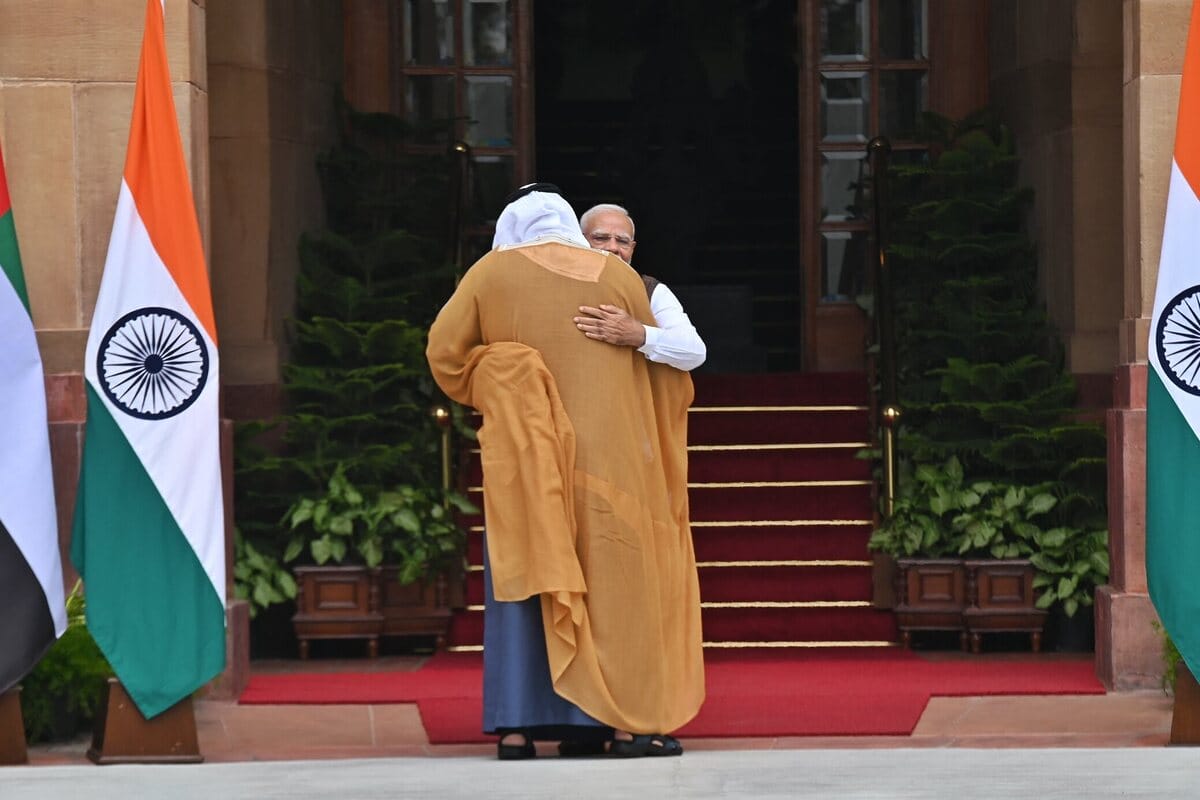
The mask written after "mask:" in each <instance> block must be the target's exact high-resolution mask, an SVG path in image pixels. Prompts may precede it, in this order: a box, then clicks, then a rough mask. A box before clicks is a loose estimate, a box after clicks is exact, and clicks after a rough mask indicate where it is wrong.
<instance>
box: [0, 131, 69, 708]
mask: <svg viewBox="0 0 1200 800" xmlns="http://www.w3.org/2000/svg"><path fill="white" fill-rule="evenodd" d="M0 440H3V442H4V444H3V446H0V598H2V599H3V602H4V612H3V613H2V614H0V642H3V646H0V694H3V693H4V692H6V691H8V689H9V687H11V686H12V685H13V684H15V683H16V682H17V681H19V680H21V678H23V677H25V673H27V672H28V671H29V670H30V668H32V667H33V665H34V664H36V663H37V661H38V659H40V658H41V657H42V654H43V653H45V652H46V650H47V649H48V648H49V647H50V645H52V644H54V640H55V639H56V638H57V637H59V636H61V635H62V632H63V631H64V630H66V627H67V610H66V604H65V601H64V599H63V574H62V560H61V559H60V558H59V555H58V517H57V516H56V513H55V507H54V476H53V473H52V472H51V470H50V432H49V428H48V427H47V424H46V384H45V378H44V377H43V375H42V357H41V356H40V355H39V354H38V346H37V338H36V337H35V336H34V333H33V318H32V317H30V315H29V296H28V294H26V291H25V273H24V272H23V271H22V269H21V254H20V252H19V251H18V250H17V230H16V227H15V226H14V224H13V215H12V203H11V202H10V201H9V196H8V180H7V178H6V177H5V173H4V154H3V153H0Z"/></svg>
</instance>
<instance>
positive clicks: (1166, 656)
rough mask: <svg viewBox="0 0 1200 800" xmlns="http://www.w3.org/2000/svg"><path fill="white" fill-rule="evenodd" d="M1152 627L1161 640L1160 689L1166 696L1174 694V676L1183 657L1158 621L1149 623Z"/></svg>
mask: <svg viewBox="0 0 1200 800" xmlns="http://www.w3.org/2000/svg"><path fill="white" fill-rule="evenodd" d="M1150 624H1151V625H1153V626H1154V630H1155V631H1157V632H1158V635H1159V637H1160V638H1161V639H1162V662H1163V674H1162V689H1163V692H1165V693H1167V694H1174V693H1175V676H1176V669H1177V668H1178V667H1179V664H1180V662H1181V661H1183V655H1182V654H1181V653H1180V652H1179V648H1178V647H1176V646H1175V642H1174V641H1172V640H1171V635H1170V634H1169V633H1167V629H1166V628H1164V627H1163V624H1162V623H1161V622H1159V621H1158V620H1152V621H1151V622H1150Z"/></svg>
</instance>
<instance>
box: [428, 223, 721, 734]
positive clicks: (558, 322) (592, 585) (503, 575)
mask: <svg viewBox="0 0 1200 800" xmlns="http://www.w3.org/2000/svg"><path fill="white" fill-rule="evenodd" d="M601 303H611V304H613V305H616V306H620V307H621V308H624V309H626V310H628V311H629V313H630V314H631V315H633V316H634V317H635V318H636V319H638V320H643V321H650V322H652V321H653V318H652V316H651V314H650V306H649V301H648V299H647V296H646V289H645V286H644V284H643V283H642V280H641V278H640V277H639V276H638V274H637V273H636V272H634V271H633V269H632V268H631V267H630V266H629V265H628V264H626V263H625V262H623V261H621V260H620V259H619V258H617V257H615V256H609V255H608V254H606V253H603V252H599V251H595V250H589V249H584V248H581V247H575V246H569V245H566V244H561V243H558V242H557V241H551V242H548V243H547V242H544V241H543V242H541V243H536V242H535V243H533V244H526V245H521V246H517V247H510V248H505V249H500V250H493V251H492V252H491V253H489V254H488V255H486V256H484V257H483V258H482V259H480V260H479V261H478V262H477V263H476V264H475V265H474V266H473V267H471V269H470V270H469V271H468V272H467V274H466V276H465V277H464V278H463V280H462V283H461V284H460V285H459V287H458V289H457V290H456V291H455V293H454V296H453V297H451V298H450V300H449V302H448V303H447V304H446V306H445V307H444V308H443V309H442V311H441V313H439V315H438V318H437V320H436V321H435V322H434V324H433V327H432V328H431V329H430V332H429V347H428V351H427V356H428V358H429V364H430V367H431V368H432V370H433V376H434V378H435V379H436V380H437V382H438V385H439V386H441V387H442V389H443V390H444V391H445V392H446V394H447V395H449V396H450V397H451V398H453V399H454V400H456V401H458V402H460V403H463V404H466V405H470V406H473V407H475V408H476V409H478V410H479V411H480V412H481V414H482V415H483V427H482V428H481V430H480V433H479V441H480V448H481V451H482V460H483V482H484V485H483V488H484V514H485V519H486V523H487V543H488V558H489V560H490V565H491V570H492V582H493V587H494V589H495V594H496V599H497V600H501V601H519V600H524V599H525V598H527V597H531V596H533V595H540V596H541V598H542V618H543V624H544V627H545V632H546V650H547V654H548V657H549V663H550V675H551V679H552V681H553V683H554V690H555V691H556V692H557V693H558V694H559V695H560V696H562V697H564V698H566V699H567V700H569V701H571V702H573V703H574V704H575V705H577V706H579V707H580V708H581V709H583V710H584V711H585V712H587V713H588V714H590V715H591V716H592V717H594V718H596V719H597V720H599V721H601V722H603V723H604V724H606V725H611V726H612V727H614V728H618V729H622V730H627V731H632V732H634V733H651V732H667V731H672V730H675V729H677V728H679V727H680V726H681V725H683V724H684V723H686V722H687V721H688V720H690V719H691V718H692V717H693V716H695V714H696V712H697V711H698V710H699V708H700V704H701V703H702V702H703V700H704V662H703V652H702V646H701V641H702V639H701V631H700V594H699V586H698V582H697V577H696V560H695V554H694V552H693V550H692V537H691V529H690V527H689V524H688V501H687V447H686V443H687V409H688V406H689V405H690V404H691V402H692V397H693V390H692V381H691V377H690V376H689V375H688V374H687V373H686V372H681V371H679V370H677V369H674V368H672V367H668V366H666V365H663V364H655V363H652V362H649V361H647V360H646V357H645V356H644V355H643V354H642V353H640V352H638V351H637V350H636V349H635V348H632V347H618V346H614V345H611V344H607V343H604V342H598V341H594V340H591V339H588V338H587V337H585V336H584V335H583V334H582V333H581V332H580V331H579V330H578V329H577V328H576V327H575V324H574V322H573V321H572V317H573V316H575V315H577V314H578V309H579V306H581V305H593V306H594V305H599V304H601Z"/></svg>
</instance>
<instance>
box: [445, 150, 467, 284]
mask: <svg viewBox="0 0 1200 800" xmlns="http://www.w3.org/2000/svg"><path fill="white" fill-rule="evenodd" d="M450 158H451V160H452V161H453V164H454V167H453V173H452V174H453V177H452V180H453V182H454V188H453V197H452V200H451V204H450V263H451V264H453V265H454V280H455V283H457V282H458V279H459V278H461V277H462V274H463V227H464V218H465V217H466V205H467V192H468V191H470V183H471V181H470V174H471V146H470V145H468V144H467V143H466V142H463V141H457V142H455V143H454V144H453V145H451V146H450Z"/></svg>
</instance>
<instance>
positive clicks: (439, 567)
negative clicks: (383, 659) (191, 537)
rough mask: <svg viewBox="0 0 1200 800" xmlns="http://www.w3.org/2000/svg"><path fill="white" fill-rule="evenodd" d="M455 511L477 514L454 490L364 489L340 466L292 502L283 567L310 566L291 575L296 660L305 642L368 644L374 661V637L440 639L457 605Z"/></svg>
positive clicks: (461, 538) (461, 536)
mask: <svg viewBox="0 0 1200 800" xmlns="http://www.w3.org/2000/svg"><path fill="white" fill-rule="evenodd" d="M454 510H457V511H460V512H464V513H469V512H472V511H474V508H473V506H472V505H471V504H470V503H469V502H468V501H467V500H466V499H465V498H464V497H463V496H462V495H460V494H458V493H457V492H452V491H451V492H442V491H440V490H438V491H435V490H432V489H428V488H424V487H417V486H412V485H399V486H394V487H391V488H388V489H383V490H378V491H361V490H359V489H358V488H357V487H355V486H354V485H353V484H352V483H351V482H350V480H349V478H347V476H346V472H345V469H344V467H343V466H342V465H341V464H339V465H338V466H337V468H336V469H335V470H334V473H333V476H332V477H330V479H329V482H328V485H327V489H326V491H325V492H324V493H323V494H321V495H319V496H315V497H301V498H299V499H297V500H296V501H295V503H293V505H292V507H291V508H289V509H288V512H287V514H286V515H285V517H284V522H285V523H286V525H287V527H288V528H289V530H290V531H291V538H290V540H289V542H288V544H287V547H286V549H285V550H284V554H283V561H284V563H289V564H290V563H293V562H296V561H297V560H298V559H301V557H304V558H305V560H308V559H311V563H309V564H305V565H302V566H297V567H295V569H294V572H295V576H296V581H295V583H296V594H295V597H296V614H295V615H294V616H293V617H292V624H293V626H294V628H295V632H296V638H297V639H298V640H299V642H300V657H301V658H307V657H308V651H309V644H308V643H309V641H310V640H311V639H323V638H362V639H366V640H367V646H368V654H369V655H370V656H371V657H374V656H375V655H377V654H378V647H379V637H380V636H386V635H415V634H431V635H434V636H436V637H438V638H439V639H440V638H441V637H443V636H444V635H445V631H446V627H447V626H448V624H449V621H450V614H451V611H452V609H453V608H454V607H455V606H457V605H461V604H462V595H461V586H462V580H461V570H462V552H463V547H464V544H465V533H464V531H463V529H462V528H461V526H459V525H458V523H457V522H456V520H455V519H454V514H453V511H454Z"/></svg>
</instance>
